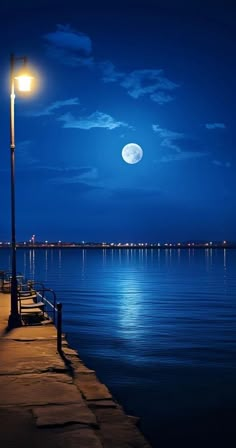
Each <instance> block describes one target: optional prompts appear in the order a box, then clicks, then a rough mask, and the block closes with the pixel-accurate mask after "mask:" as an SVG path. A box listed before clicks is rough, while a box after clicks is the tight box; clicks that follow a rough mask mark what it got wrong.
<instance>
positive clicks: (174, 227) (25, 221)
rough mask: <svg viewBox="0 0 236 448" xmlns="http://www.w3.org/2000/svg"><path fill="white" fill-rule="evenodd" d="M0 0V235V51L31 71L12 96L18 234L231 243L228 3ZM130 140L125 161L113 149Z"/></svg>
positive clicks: (5, 143) (3, 175) (4, 85)
mask: <svg viewBox="0 0 236 448" xmlns="http://www.w3.org/2000/svg"><path fill="white" fill-rule="evenodd" d="M8 3H9V2H7V1H3V0H2V2H1V6H0V12H1V31H0V34H1V42H2V45H1V65H0V77H1V80H2V82H1V85H0V93H1V106H0V111H1V115H0V116H1V120H0V135H1V144H0V191H1V222H0V240H8V239H10V152H9V88H8V74H9V55H10V53H11V52H14V53H15V55H17V56H22V55H26V56H27V57H28V58H29V62H30V64H31V65H32V66H33V68H34V70H35V71H36V72H37V73H38V77H39V80H40V83H39V86H38V90H37V92H36V93H35V94H34V95H33V96H31V97H29V98H21V97H20V96H17V97H16V189H17V192H16V202H17V206H16V214H17V220H16V223H17V240H18V241H22V240H28V239H29V238H30V237H31V235H32V234H35V235H36V240H40V241H43V240H67V241H69V240H76V241H82V240H84V241H117V242H119V241H128V242H132V241H134V242H135V241H150V242H151V241H162V242H164V241H173V240H175V241H183V240H184V241H186V240H189V239H192V240H224V239H226V240H236V231H235V229H236V201H235V196H236V188H235V184H236V175H235V174H236V173H235V171H236V169H235V166H236V164H235V163H236V153H235V100H236V98H235V79H236V63H235V45H236V32H235V19H236V7H235V6H234V5H233V1H232V2H229V1H228V2H227V1H224V2H223V1H221V2H209V1H204V2H203V1H202V2H201V1H195V0H192V2H188V1H185V2H184V1H168V0H166V1H164V0H163V1H158V0H156V1H154V0H153V1H150V0H145V1H141V0H140V1H138V0H133V1H131V0H126V1H123V0H122V1H120V2H115V5H113V3H114V2H111V1H110V2H106V1H102V0H101V1H99V2H95V1H94V2H91V1H89V0H88V1H86V2H84V5H81V3H82V2H79V1H71V0H67V1H63V2H62V1H40V0H39V1H38V2H37V3H35V5H33V2H31V1H26V0H25V1H21V2H15V7H14V8H13V7H12V5H14V1H13V2H11V7H10V6H8ZM189 3H191V5H189ZM19 68H20V66H19ZM130 142H134V143H137V144H139V145H140V146H141V147H142V149H143V154H144V155H143V158H142V160H141V161H140V162H139V163H137V164H135V165H130V164H127V163H125V162H124V160H123V159H122V157H121V151H122V148H123V146H125V145H126V144H127V143H130Z"/></svg>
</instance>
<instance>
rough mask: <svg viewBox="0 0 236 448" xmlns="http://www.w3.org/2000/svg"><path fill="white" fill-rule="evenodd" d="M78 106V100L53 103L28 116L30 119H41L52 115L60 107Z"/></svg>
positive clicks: (71, 99) (72, 99)
mask: <svg viewBox="0 0 236 448" xmlns="http://www.w3.org/2000/svg"><path fill="white" fill-rule="evenodd" d="M79 104H80V102H79V99H78V98H70V99H68V100H62V101H55V102H54V103H52V104H50V105H49V106H47V107H44V108H43V109H41V110H38V111H33V112H30V113H29V114H28V115H30V116H32V117H43V116H46V115H53V114H54V112H55V111H56V110H58V109H61V108H62V107H67V106H78V105H79Z"/></svg>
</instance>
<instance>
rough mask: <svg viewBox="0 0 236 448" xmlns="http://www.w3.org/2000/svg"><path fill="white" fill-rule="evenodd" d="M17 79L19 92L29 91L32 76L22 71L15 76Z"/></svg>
mask: <svg viewBox="0 0 236 448" xmlns="http://www.w3.org/2000/svg"><path fill="white" fill-rule="evenodd" d="M15 79H16V80H17V88H18V90H19V91H20V92H30V91H31V90H32V80H33V79H34V78H33V76H30V75H29V74H27V73H22V74H21V75H19V76H16V77H15Z"/></svg>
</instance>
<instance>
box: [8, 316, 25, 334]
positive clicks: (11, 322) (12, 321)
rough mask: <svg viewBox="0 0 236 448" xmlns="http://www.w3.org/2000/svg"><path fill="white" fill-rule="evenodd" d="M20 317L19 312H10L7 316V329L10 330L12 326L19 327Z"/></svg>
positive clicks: (20, 323)
mask: <svg viewBox="0 0 236 448" xmlns="http://www.w3.org/2000/svg"><path fill="white" fill-rule="evenodd" d="M21 326H22V322H21V317H20V314H10V316H9V318H8V329H9V330H12V329H13V328H17V327H21Z"/></svg>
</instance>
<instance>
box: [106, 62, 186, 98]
mask: <svg viewBox="0 0 236 448" xmlns="http://www.w3.org/2000/svg"><path fill="white" fill-rule="evenodd" d="M100 68H101V69H102V71H103V78H102V79H103V81H104V82H106V83H108V82H118V83H119V84H120V86H122V87H123V88H125V89H126V90H127V92H128V94H129V95H130V96H131V97H132V98H134V99H138V98H140V97H144V96H148V97H149V98H150V99H151V100H152V101H154V102H156V103H158V104H160V105H162V104H165V103H168V102H170V101H172V100H173V99H174V97H173V96H172V95H170V93H169V92H172V91H174V90H175V89H177V87H179V85H178V84H176V83H174V82H173V81H171V80H169V79H168V78H167V77H166V76H164V71H163V70H162V69H159V70H156V69H155V70H149V69H144V70H134V71H132V72H130V73H124V72H119V71H117V70H116V69H115V66H114V65H113V64H112V63H111V62H109V61H107V62H106V63H104V64H100Z"/></svg>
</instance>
